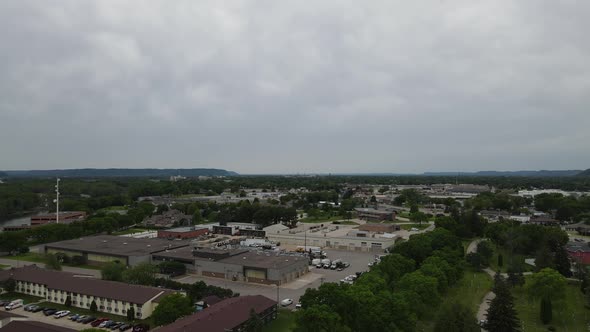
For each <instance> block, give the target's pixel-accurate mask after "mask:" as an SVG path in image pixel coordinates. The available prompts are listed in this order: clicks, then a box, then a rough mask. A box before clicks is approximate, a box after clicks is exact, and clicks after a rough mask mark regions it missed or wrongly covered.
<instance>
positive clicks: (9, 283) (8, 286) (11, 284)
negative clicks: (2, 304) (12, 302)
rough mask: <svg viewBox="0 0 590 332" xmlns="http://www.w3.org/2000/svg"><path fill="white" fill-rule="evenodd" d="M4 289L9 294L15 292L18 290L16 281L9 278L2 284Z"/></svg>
mask: <svg viewBox="0 0 590 332" xmlns="http://www.w3.org/2000/svg"><path fill="white" fill-rule="evenodd" d="M2 288H4V290H5V291H7V292H14V289H15V288H16V281H15V280H14V279H13V278H8V279H6V281H5V282H4V283H3V284H2Z"/></svg>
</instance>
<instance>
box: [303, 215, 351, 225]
mask: <svg viewBox="0 0 590 332" xmlns="http://www.w3.org/2000/svg"><path fill="white" fill-rule="evenodd" d="M336 220H344V218H343V217H342V216H332V217H321V216H320V217H318V218H317V219H316V218H313V217H307V218H303V219H299V221H300V222H305V223H314V224H319V223H323V222H329V221H336Z"/></svg>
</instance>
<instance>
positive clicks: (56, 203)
mask: <svg viewBox="0 0 590 332" xmlns="http://www.w3.org/2000/svg"><path fill="white" fill-rule="evenodd" d="M59 181H61V180H60V178H57V182H56V184H55V194H56V199H55V222H56V223H57V224H59Z"/></svg>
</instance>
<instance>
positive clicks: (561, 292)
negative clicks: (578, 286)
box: [527, 268, 566, 321]
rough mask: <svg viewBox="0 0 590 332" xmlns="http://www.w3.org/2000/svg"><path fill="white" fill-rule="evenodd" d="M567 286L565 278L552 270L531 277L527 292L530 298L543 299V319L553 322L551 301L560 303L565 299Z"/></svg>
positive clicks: (545, 270)
mask: <svg viewBox="0 0 590 332" xmlns="http://www.w3.org/2000/svg"><path fill="white" fill-rule="evenodd" d="M565 286H566V279H565V277H564V276H563V275H561V274H560V273H559V272H557V271H555V270H553V269H550V268H544V269H542V270H541V271H539V272H537V273H535V274H533V275H532V276H531V280H530V282H529V283H528V286H527V291H528V294H529V297H531V298H533V299H541V312H540V316H541V317H542V318H543V319H548V320H549V321H551V318H552V316H553V313H552V312H551V310H552V305H551V301H552V300H554V301H560V300H562V299H563V298H565ZM543 301H544V302H545V304H543Z"/></svg>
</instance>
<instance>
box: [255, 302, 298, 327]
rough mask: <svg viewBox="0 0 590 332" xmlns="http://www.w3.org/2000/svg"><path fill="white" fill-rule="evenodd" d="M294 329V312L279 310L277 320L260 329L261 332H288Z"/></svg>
mask: <svg viewBox="0 0 590 332" xmlns="http://www.w3.org/2000/svg"><path fill="white" fill-rule="evenodd" d="M294 328H295V312H294V311H291V310H289V309H282V308H281V309H279V315H278V317H277V319H275V320H274V321H272V323H270V324H268V325H267V326H265V327H264V328H263V329H262V332H290V331H293V329H294Z"/></svg>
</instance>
